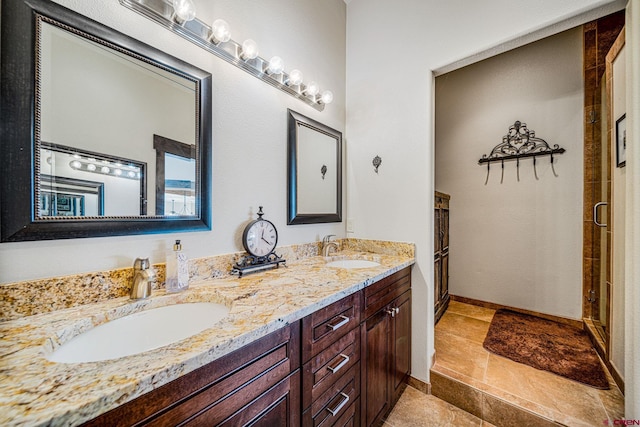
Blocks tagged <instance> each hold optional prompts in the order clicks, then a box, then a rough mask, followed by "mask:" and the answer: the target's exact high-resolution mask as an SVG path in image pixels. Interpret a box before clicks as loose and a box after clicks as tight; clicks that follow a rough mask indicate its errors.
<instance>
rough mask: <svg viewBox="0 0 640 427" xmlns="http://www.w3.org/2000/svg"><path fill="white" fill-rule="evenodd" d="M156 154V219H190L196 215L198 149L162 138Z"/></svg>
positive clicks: (158, 139)
mask: <svg viewBox="0 0 640 427" xmlns="http://www.w3.org/2000/svg"><path fill="white" fill-rule="evenodd" d="M153 148H154V149H155V150H156V215H166V216H185V215H186V216H188V215H193V213H194V212H195V211H196V206H197V204H196V193H195V188H196V163H195V155H196V151H195V146H194V145H189V144H185V143H182V142H179V141H174V140H172V139H170V138H165V137H162V136H159V135H154V136H153Z"/></svg>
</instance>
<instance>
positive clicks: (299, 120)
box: [287, 110, 342, 225]
mask: <svg viewBox="0 0 640 427" xmlns="http://www.w3.org/2000/svg"><path fill="white" fill-rule="evenodd" d="M287 119H288V122H287V124H288V132H287V133H288V143H287V146H288V159H287V166H288V167H287V192H288V196H289V197H288V199H289V202H288V204H287V225H295V224H319V223H325V222H342V133H341V132H339V131H337V130H335V129H332V128H330V127H328V126H326V125H324V124H322V123H320V122H317V121H315V120H313V119H310V118H309V117H306V116H303V115H302V114H299V113H296V112H295V111H292V110H288V114H287ZM300 125H302V126H305V127H306V128H308V129H311V130H314V131H316V132H319V133H321V134H324V135H326V136H328V137H330V138H334V139H335V140H336V163H335V170H336V211H335V212H331V213H300V212H299V209H298V182H297V181H298V173H299V172H300V171H299V165H298V151H299V150H298V143H299V141H298V137H297V135H298V131H297V128H298V126H300ZM317 173H318V174H320V170H318V171H317ZM324 173H326V169H325V170H324V171H322V176H323V179H324Z"/></svg>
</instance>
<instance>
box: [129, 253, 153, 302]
mask: <svg viewBox="0 0 640 427" xmlns="http://www.w3.org/2000/svg"><path fill="white" fill-rule="evenodd" d="M149 266H150V264H149V258H136V260H135V261H134V263H133V286H131V299H144V298H149V297H150V296H151V280H152V279H153V274H152V273H151V272H150V270H149Z"/></svg>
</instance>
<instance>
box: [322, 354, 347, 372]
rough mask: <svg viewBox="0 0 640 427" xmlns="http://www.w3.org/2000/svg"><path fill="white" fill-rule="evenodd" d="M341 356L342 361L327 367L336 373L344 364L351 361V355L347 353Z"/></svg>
mask: <svg viewBox="0 0 640 427" xmlns="http://www.w3.org/2000/svg"><path fill="white" fill-rule="evenodd" d="M340 357H342V360H341V361H340V363H338V364H337V365H336V366H327V369H328V370H330V371H331V373H332V374H335V373H336V372H338V371H339V370H340V369H341V368H342V367H343V366H344V365H346V364H347V363H349V356H347V355H346V354H340Z"/></svg>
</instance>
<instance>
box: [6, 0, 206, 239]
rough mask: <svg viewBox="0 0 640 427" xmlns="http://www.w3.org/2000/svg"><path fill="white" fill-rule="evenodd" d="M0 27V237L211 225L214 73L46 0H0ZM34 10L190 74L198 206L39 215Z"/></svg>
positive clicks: (151, 230)
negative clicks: (176, 214)
mask: <svg viewBox="0 0 640 427" xmlns="http://www.w3.org/2000/svg"><path fill="white" fill-rule="evenodd" d="M1 7H2V20H1V21H0V22H1V23H2V25H1V28H0V37H1V38H0V41H1V61H2V62H1V64H0V66H1V68H0V95H1V96H0V115H1V117H2V120H1V121H0V158H1V159H2V161H0V241H2V242H11V241H27V240H51V239H69V238H83V237H101V236H117V235H129V234H148V233H168V232H176V231H197V230H208V229H210V228H211V225H210V224H211V151H212V144H211V135H212V121H211V111H212V107H211V88H212V85H211V74H209V73H207V72H205V71H203V70H201V69H198V68H196V67H194V66H192V65H190V64H188V63H186V62H184V61H182V60H179V59H177V58H175V57H172V56H170V55H168V54H166V53H164V52H162V51H160V50H158V49H155V48H153V47H151V46H149V45H146V44H144V43H142V42H139V41H137V40H135V39H132V38H131V37H129V36H127V35H125V34H122V33H120V32H118V31H116V30H113V29H111V28H109V27H106V26H104V25H102V24H100V23H98V22H96V21H93V20H91V19H89V18H87V17H85V16H83V15H80V14H78V13H76V12H74V11H71V10H69V9H67V8H65V7H63V6H60V5H57V4H56V3H54V2H51V1H46V0H10V1H3V2H2V3H1ZM36 15H41V16H45V17H48V18H50V19H52V20H53V21H57V22H59V23H62V24H63V25H65V26H68V27H72V28H76V29H80V31H81V32H83V33H86V34H89V35H91V36H92V37H94V38H95V39H97V40H101V41H104V42H105V44H107V45H110V46H112V47H115V48H117V49H119V50H122V51H123V52H131V53H132V54H133V55H134V56H137V57H138V58H142V59H144V60H145V61H147V62H149V63H152V64H155V65H157V66H160V67H161V68H164V69H167V70H171V71H172V72H175V73H176V74H179V75H182V76H184V77H186V78H189V79H190V80H191V81H193V82H194V83H195V85H196V88H197V90H196V96H197V97H198V99H197V101H198V102H197V105H198V108H199V111H196V117H197V118H198V123H197V124H198V126H197V153H196V156H197V163H196V171H197V177H196V181H197V182H196V186H197V187H199V188H198V194H199V196H200V197H199V206H198V209H197V210H198V211H199V214H197V215H195V216H189V217H184V218H167V217H158V216H148V217H106V218H96V217H92V218H87V219H81V218H77V219H76V218H74V219H52V220H42V219H38V220H36V216H35V212H36V207H35V206H34V197H35V194H36V188H35V185H36V184H35V179H34V177H35V175H34V171H35V170H36V163H35V158H36V157H35V150H36V143H37V141H36V140H35V138H36V129H35V123H36V119H37V117H36V112H37V110H36V107H37V105H36V101H37V100H36V71H35V68H36V67H35V61H36V51H35V46H36V39H35V37H36V25H37V22H36Z"/></svg>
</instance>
